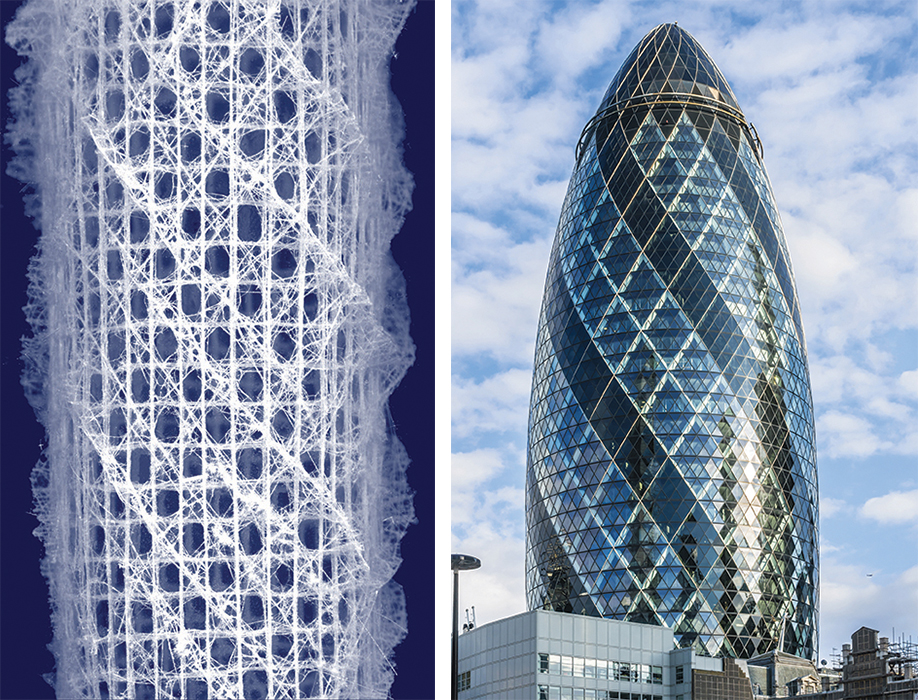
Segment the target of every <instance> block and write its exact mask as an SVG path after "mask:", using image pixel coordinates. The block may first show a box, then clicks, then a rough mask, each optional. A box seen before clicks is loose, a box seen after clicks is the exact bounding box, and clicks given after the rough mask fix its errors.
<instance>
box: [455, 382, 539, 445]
mask: <svg viewBox="0 0 918 700" xmlns="http://www.w3.org/2000/svg"><path fill="white" fill-rule="evenodd" d="M531 384H532V370H531V369H530V368H526V369H509V370H507V371H505V372H500V373H499V374H493V375H491V376H489V377H488V378H486V379H484V380H483V381H480V382H476V381H474V380H470V379H466V380H463V379H462V378H461V377H456V378H454V381H453V386H452V392H451V403H452V422H453V425H454V428H453V437H454V438H457V437H459V438H465V437H470V436H474V435H481V434H482V433H486V432H498V433H499V432H510V431H512V432H517V431H520V430H524V429H525V428H526V423H525V417H526V411H527V408H528V406H529V390H530V386H531Z"/></svg>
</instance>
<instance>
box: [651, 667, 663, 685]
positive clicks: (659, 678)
mask: <svg viewBox="0 0 918 700" xmlns="http://www.w3.org/2000/svg"><path fill="white" fill-rule="evenodd" d="M650 670H651V672H652V673H653V682H654V683H655V684H656V685H663V667H662V666H651V667H650Z"/></svg>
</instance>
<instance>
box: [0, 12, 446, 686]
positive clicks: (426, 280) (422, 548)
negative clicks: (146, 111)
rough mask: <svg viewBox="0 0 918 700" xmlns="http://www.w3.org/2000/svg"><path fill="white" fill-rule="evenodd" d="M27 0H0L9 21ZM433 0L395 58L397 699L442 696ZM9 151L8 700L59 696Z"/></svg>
mask: <svg viewBox="0 0 918 700" xmlns="http://www.w3.org/2000/svg"><path fill="white" fill-rule="evenodd" d="M20 4H21V3H20V2H10V1H8V0H3V1H0V21H2V25H3V27H5V26H6V24H7V23H8V22H9V20H10V19H12V17H13V15H14V14H15V11H16V8H17V7H18V6H19V5H20ZM433 48H434V3H433V1H432V0H420V2H419V3H418V5H417V7H416V8H415V10H414V11H413V12H412V14H411V16H410V17H409V18H408V22H407V24H406V27H405V30H404V31H403V33H402V35H401V36H400V37H399V40H398V43H397V44H396V53H397V57H396V58H393V60H392V64H391V66H392V87H393V90H394V91H395V93H396V95H397V96H398V98H399V101H400V102H401V104H402V107H403V109H404V111H405V122H406V129H407V139H406V142H405V163H406V165H407V166H408V168H409V169H410V170H411V171H412V172H413V173H414V177H415V191H414V209H413V210H412V212H411V213H410V214H409V215H408V217H407V219H406V221H405V226H404V228H403V229H402V232H401V233H400V234H399V235H398V236H396V238H395V239H394V241H393V243H392V250H393V254H394V255H395V259H396V261H397V262H398V263H399V265H400V266H401V267H402V270H403V271H404V273H405V277H406V280H407V285H408V302H409V305H410V307H411V335H412V338H413V339H414V342H415V345H416V346H417V361H416V362H415V364H414V366H413V367H412V368H411V370H409V372H408V374H407V376H406V377H405V379H404V380H403V381H402V383H401V385H400V386H399V387H398V389H397V390H396V392H395V394H394V395H393V396H392V398H391V400H390V406H391V409H392V414H393V418H394V420H395V423H396V426H397V428H398V433H399V436H400V438H401V440H402V442H403V443H404V445H405V447H406V449H407V450H408V454H409V455H410V456H411V459H412V466H411V467H410V469H409V472H408V479H409V483H410V485H411V488H412V489H413V490H414V491H415V498H414V508H415V513H416V515H417V519H418V524H416V525H413V526H412V527H410V528H409V529H408V534H407V535H406V536H405V539H404V540H403V541H402V558H403V560H404V561H403V563H402V566H401V568H400V569H399V571H398V573H397V574H396V576H395V579H396V581H398V582H399V583H400V584H401V585H402V586H403V588H404V590H405V595H406V599H407V604H408V629H409V634H408V637H407V638H406V639H405V641H404V642H402V643H401V644H400V645H399V646H398V647H397V648H396V659H395V661H396V671H397V674H398V675H397V677H396V680H395V684H394V685H393V686H392V697H394V698H405V699H407V698H418V699H423V698H432V697H433V696H434V692H433V687H434V679H433V676H434V636H433V619H434V614H433V596H434V593H433V588H434V576H433V555H434V512H433V502H434V468H433V464H434V391H433V387H434V376H433V375H434V362H433V344H434V277H433V275H434V261H433V257H434V213H433V200H434V156H433V154H434V147H433V140H434V139H433V136H434V89H433V87H434V56H433ZM18 65H19V57H18V56H17V55H16V53H15V52H14V51H12V49H10V48H9V47H8V46H7V45H6V43H3V46H2V53H0V73H2V79H3V86H2V92H3V102H2V107H0V121H2V124H4V125H5V124H6V120H7V115H8V112H7V102H6V97H7V93H8V91H9V89H10V87H11V86H12V85H14V84H15V83H14V78H13V70H14V69H15V68H16V67H17V66H18ZM9 157H10V153H9V149H8V147H7V145H6V144H5V143H4V144H3V148H2V164H0V165H2V170H3V173H2V176H0V199H2V205H0V206H2V208H0V355H2V357H0V362H2V364H0V698H3V699H4V700H15V699H23V700H24V699H25V698H53V697H54V693H53V691H52V689H51V688H50V686H48V685H47V684H46V683H45V682H44V681H43V680H42V678H41V675H42V674H43V673H48V672H50V671H52V670H53V667H54V659H53V657H52V656H51V653H50V652H49V651H48V650H47V648H46V645H47V644H48V643H49V642H50V641H51V622H50V608H49V605H48V589H47V586H46V584H45V580H44V578H43V577H42V576H41V573H40V571H39V561H40V560H41V557H42V556H43V550H42V546H41V544H40V542H39V541H38V539H36V538H35V537H34V536H33V535H32V531H33V530H34V529H35V527H36V526H37V525H38V522H37V520H36V519H35V518H34V517H33V516H32V515H30V510H31V508H32V491H31V484H30V482H29V474H30V472H31V470H32V467H33V466H34V465H35V462H36V461H37V460H38V456H39V443H40V442H41V440H42V437H43V430H42V428H41V427H40V426H39V425H38V423H37V422H36V421H35V419H34V415H33V413H32V410H31V408H30V407H29V406H28V404H27V403H26V401H25V398H24V396H23V394H22V390H21V388H20V385H19V374H20V372H21V369H22V365H21V362H20V360H19V353H20V345H19V339H20V337H22V336H23V335H27V334H28V328H27V326H26V323H25V319H24V317H23V313H22V307H23V304H25V300H26V298H25V270H26V266H27V264H28V261H29V258H30V257H31V256H32V253H33V248H34V245H35V242H36V239H37V233H36V231H35V229H34V228H33V226H32V224H31V222H30V221H29V220H28V219H26V218H25V217H24V214H23V207H22V191H23V189H24V188H23V186H22V185H21V183H19V182H18V181H16V180H13V179H11V178H10V177H8V176H7V175H6V165H7V162H8V160H9Z"/></svg>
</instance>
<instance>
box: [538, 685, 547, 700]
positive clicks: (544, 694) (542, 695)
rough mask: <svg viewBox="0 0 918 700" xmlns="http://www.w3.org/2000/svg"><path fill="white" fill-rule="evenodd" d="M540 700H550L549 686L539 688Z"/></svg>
mask: <svg viewBox="0 0 918 700" xmlns="http://www.w3.org/2000/svg"><path fill="white" fill-rule="evenodd" d="M539 700H548V686H547V685H540V686H539Z"/></svg>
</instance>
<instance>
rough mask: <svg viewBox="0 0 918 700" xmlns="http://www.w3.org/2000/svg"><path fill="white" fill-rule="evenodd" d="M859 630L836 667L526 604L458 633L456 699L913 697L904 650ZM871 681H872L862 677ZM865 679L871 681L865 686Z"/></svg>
mask: <svg viewBox="0 0 918 700" xmlns="http://www.w3.org/2000/svg"><path fill="white" fill-rule="evenodd" d="M877 634H878V633H877V632H876V630H871V629H870V628H866V627H863V628H861V629H860V630H858V631H857V632H855V633H854V635H852V645H850V646H849V645H845V655H844V659H843V666H842V667H841V668H840V669H832V668H817V667H816V665H815V664H814V663H813V662H812V661H811V660H809V659H804V658H801V657H798V656H793V655H791V654H787V653H784V652H778V651H773V652H770V653H767V654H762V655H760V656H758V657H755V658H753V659H749V660H743V659H732V658H728V657H709V656H701V655H699V654H696V652H695V650H694V649H692V648H681V649H680V648H675V637H674V633H673V630H671V629H669V628H667V627H663V626H657V625H647V624H641V623H635V622H623V621H620V620H611V619H606V618H600V617H591V616H587V615H575V614H571V613H563V612H555V611H552V610H532V611H530V612H526V613H521V614H519V615H514V616H512V617H507V618H504V619H502V620H497V621H495V622H491V623H488V624H486V625H482V626H480V627H476V628H475V629H473V630H471V631H469V632H467V633H465V634H462V635H461V636H460V637H459V667H458V668H459V670H458V678H457V680H458V688H459V695H458V696H459V700H475V699H477V698H514V699H516V698H519V699H521V700H522V699H524V698H525V699H527V700H529V699H531V700H764V699H765V698H779V697H797V698H801V700H847V699H848V698H859V699H860V698H863V699H867V698H883V699H884V700H918V674H916V673H915V670H914V664H915V662H916V661H918V659H912V658H910V657H909V656H908V654H903V653H901V651H900V650H897V649H894V648H893V647H894V646H895V645H889V644H888V642H887V643H886V644H885V645H884V641H886V640H885V638H880V639H878V637H877ZM868 677H869V678H868ZM868 681H869V682H868Z"/></svg>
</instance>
